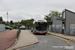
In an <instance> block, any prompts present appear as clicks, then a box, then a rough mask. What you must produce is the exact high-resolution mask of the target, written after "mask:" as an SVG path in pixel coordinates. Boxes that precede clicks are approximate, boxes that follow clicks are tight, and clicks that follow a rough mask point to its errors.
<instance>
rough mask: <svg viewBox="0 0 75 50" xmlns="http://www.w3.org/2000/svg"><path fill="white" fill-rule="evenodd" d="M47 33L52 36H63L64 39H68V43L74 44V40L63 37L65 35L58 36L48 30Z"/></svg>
mask: <svg viewBox="0 0 75 50" xmlns="http://www.w3.org/2000/svg"><path fill="white" fill-rule="evenodd" d="M48 34H49V35H53V36H57V37H60V38H63V39H65V40H67V41H69V42H70V43H72V44H75V42H74V41H75V40H73V39H68V38H65V37H61V36H58V35H54V34H50V33H49V32H48Z"/></svg>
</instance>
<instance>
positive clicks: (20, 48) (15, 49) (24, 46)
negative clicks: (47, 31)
mask: <svg viewBox="0 0 75 50" xmlns="http://www.w3.org/2000/svg"><path fill="white" fill-rule="evenodd" d="M38 43H39V41H38V42H36V43H34V44H31V45H27V46H23V47H19V48H15V49H13V50H17V49H18V50H19V49H22V48H27V47H31V46H34V45H37V44H38Z"/></svg>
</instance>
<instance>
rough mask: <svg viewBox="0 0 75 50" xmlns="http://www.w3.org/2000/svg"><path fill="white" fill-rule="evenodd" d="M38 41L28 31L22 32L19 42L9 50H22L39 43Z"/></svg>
mask: <svg viewBox="0 0 75 50" xmlns="http://www.w3.org/2000/svg"><path fill="white" fill-rule="evenodd" d="M38 42H39V41H38V39H37V38H36V37H35V36H34V35H33V34H31V33H30V32H29V31H28V30H21V32H20V35H19V38H18V41H17V42H16V43H15V44H14V45H13V46H12V47H10V48H8V49H7V50H12V49H20V48H22V47H27V46H30V45H33V44H36V43H38Z"/></svg>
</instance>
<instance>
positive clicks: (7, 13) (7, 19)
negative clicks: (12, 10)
mask: <svg viewBox="0 0 75 50" xmlns="http://www.w3.org/2000/svg"><path fill="white" fill-rule="evenodd" d="M7 23H8V12H7Z"/></svg>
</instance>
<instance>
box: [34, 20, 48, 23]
mask: <svg viewBox="0 0 75 50" xmlns="http://www.w3.org/2000/svg"><path fill="white" fill-rule="evenodd" d="M35 22H47V21H46V20H36V21H33V23H35Z"/></svg>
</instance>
